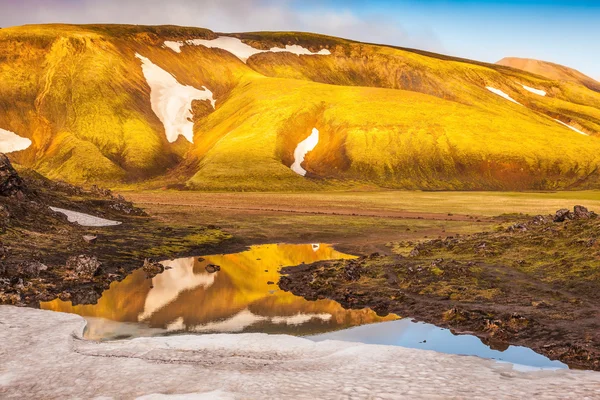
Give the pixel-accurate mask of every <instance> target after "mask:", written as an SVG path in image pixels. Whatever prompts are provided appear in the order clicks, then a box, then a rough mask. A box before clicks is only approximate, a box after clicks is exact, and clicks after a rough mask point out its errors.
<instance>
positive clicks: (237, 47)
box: [164, 36, 331, 62]
mask: <svg viewBox="0 0 600 400" xmlns="http://www.w3.org/2000/svg"><path fill="white" fill-rule="evenodd" d="M164 45H165V46H166V47H168V48H170V49H171V50H173V51H174V52H176V53H181V47H182V46H184V45H189V46H205V47H208V48H211V49H215V48H216V49H222V50H225V51H228V52H230V53H231V54H233V55H234V56H236V57H237V58H239V59H240V60H242V61H243V62H246V61H248V59H249V58H250V57H252V56H253V55H254V54H258V53H268V52H272V53H281V52H288V53H293V54H297V55H311V56H314V55H321V56H328V55H331V52H330V51H329V50H327V49H323V50H320V51H318V52H317V53H313V52H312V51H310V50H308V49H307V48H304V47H302V46H298V45H291V46H290V45H287V46H285V48H283V47H272V48H271V49H269V50H260V49H255V48H254V47H252V46H248V45H247V44H245V43H244V42H242V41H241V40H240V39H238V38H235V37H230V36H219V37H218V38H217V39H213V40H205V39H190V40H186V41H185V42H170V41H169V42H165V43H164Z"/></svg>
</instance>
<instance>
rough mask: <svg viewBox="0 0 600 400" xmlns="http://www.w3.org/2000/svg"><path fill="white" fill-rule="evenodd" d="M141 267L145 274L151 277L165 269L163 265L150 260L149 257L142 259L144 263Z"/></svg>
mask: <svg viewBox="0 0 600 400" xmlns="http://www.w3.org/2000/svg"><path fill="white" fill-rule="evenodd" d="M142 269H143V270H144V272H145V273H146V275H148V277H149V278H151V277H153V276H156V275H158V274H160V273H162V272H163V271H164V270H165V267H164V266H163V265H162V264H161V263H157V262H155V261H152V260H150V259H149V258H146V259H145V260H144V265H143V266H142Z"/></svg>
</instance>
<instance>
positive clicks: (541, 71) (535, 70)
mask: <svg viewBox="0 0 600 400" xmlns="http://www.w3.org/2000/svg"><path fill="white" fill-rule="evenodd" d="M497 64H498V65H504V66H507V67H513V68H517V69H522V70H523V71H527V72H531V73H532V74H537V75H540V76H543V77H545V78H548V79H552V80H556V81H569V82H576V83H579V84H581V85H583V86H585V87H587V88H589V89H591V90H595V91H596V92H600V82H598V81H597V80H595V79H593V78H590V77H589V76H587V75H584V74H582V73H581V72H579V71H577V70H576V69H573V68H569V67H565V66H564V65H559V64H554V63H551V62H548V61H540V60H533V59H530V58H516V57H505V58H503V59H502V60H500V61H498V62H497Z"/></svg>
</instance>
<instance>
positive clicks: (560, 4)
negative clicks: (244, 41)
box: [0, 0, 600, 80]
mask: <svg viewBox="0 0 600 400" xmlns="http://www.w3.org/2000/svg"><path fill="white" fill-rule="evenodd" d="M48 22H69V23H110V22H112V23H133V24H151V25H154V24H177V25H187V26H201V27H206V28H210V29H213V30H215V31H221V32H240V31H256V30H299V31H310V32H318V33H325V34H330V35H335V36H342V37H347V38H350V39H356V40H363V41H369V42H376V43H385V44H392V45H397V46H405V47H414V48H420V49H424V50H430V51H435V52H440V53H445V54H449V55H454V56H460V57H465V58H471V59H475V60H481V61H487V62H496V61H498V60H499V59H501V58H503V57H507V56H515V57H526V58H536V59H541V60H546V61H552V62H556V63H559V64H564V65H567V66H570V67H573V68H576V69H579V70H580V71H581V72H583V73H585V74H587V75H590V76H592V77H593V78H595V79H597V80H600V0H596V1H590V0H572V1H565V0H498V1H472V0H454V1H450V0H445V1H444V0H429V1H428V0H421V1H416V0H396V1H390V0H372V1H355V0H350V1H341V0H322V1H317V0H302V1H300V0H169V1H166V0H0V26H11V25H21V24H25V23H48Z"/></svg>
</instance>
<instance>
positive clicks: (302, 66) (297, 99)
mask: <svg viewBox="0 0 600 400" xmlns="http://www.w3.org/2000/svg"><path fill="white" fill-rule="evenodd" d="M565 70H566V69H565ZM561 71H562V70H561ZM565 73H566V72H565ZM569 74H570V73H569ZM569 74H567V75H569ZM573 74H574V73H572V74H571V75H569V76H572V77H573V79H563V78H564V76H565V75H564V74H562V73H561V74H558V73H557V74H554V75H547V76H543V74H541V73H540V72H539V71H538V72H536V73H530V72H526V71H522V70H519V69H515V68H508V67H506V66H503V65H494V64H485V63H480V62H475V61H470V60H464V59H459V58H453V57H448V56H442V55H438V54H433V53H427V52H422V51H418V50H411V49H403V48H396V47H390V46H384V45H373V44H364V43H359V42H353V41H348V40H344V39H340V38H334V37H329V36H323V35H316V34H307V33H297V32H280V33H268V32H263V33H241V34H220V33H215V32H212V31H209V30H207V29H200V28H182V27H175V26H155V27H152V26H125V25H85V26H75V25H37V26H23V27H15V28H6V29H2V30H0V82H1V83H2V84H1V85H0V152H6V153H9V155H10V158H11V159H12V160H13V161H14V162H16V163H18V164H21V166H24V167H29V168H33V169H35V170H36V171H37V172H39V173H41V174H43V175H45V176H47V177H49V178H54V179H62V180H66V181H69V182H74V183H79V184H82V183H83V184H91V183H100V184H102V185H105V186H110V187H121V188H122V187H129V188H158V187H165V186H171V187H185V188H188V189H199V190H266V191H267V190H268V191H277V190H320V189H331V188H348V187H355V186H359V185H360V186H365V185H367V186H370V187H386V188H403V189H448V190H471V189H472V190H474V189H493V190H509V189H510V190H521V189H573V188H598V187H599V186H600V178H599V173H600V172H599V171H600V168H598V167H600V142H599V141H598V136H599V134H600V93H599V92H598V91H597V90H595V89H594V86H593V85H591V84H590V83H589V82H588V81H586V80H584V79H583V78H581V77H579V78H578V77H577V75H573Z"/></svg>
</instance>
